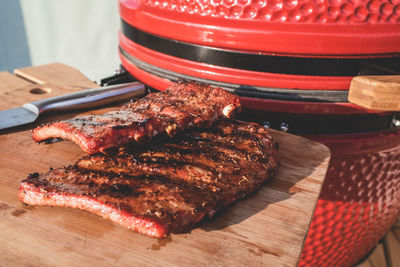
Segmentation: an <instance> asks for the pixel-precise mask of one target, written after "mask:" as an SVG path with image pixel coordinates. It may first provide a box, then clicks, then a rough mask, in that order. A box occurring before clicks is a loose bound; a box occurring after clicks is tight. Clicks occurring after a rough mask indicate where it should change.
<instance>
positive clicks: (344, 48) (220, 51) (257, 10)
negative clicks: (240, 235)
mask: <svg viewBox="0 0 400 267" xmlns="http://www.w3.org/2000/svg"><path fill="white" fill-rule="evenodd" d="M120 14H121V18H122V29H121V33H120V36H119V44H120V58H121V62H122V65H123V67H124V68H125V69H126V70H127V71H128V72H129V73H130V74H131V75H133V76H134V77H135V78H136V79H138V80H140V81H142V82H144V83H145V84H147V85H148V86H150V87H152V88H155V89H157V90H165V88H167V87H168V86H169V85H170V84H171V83H172V82H173V81H175V80H177V79H179V78H185V79H193V80H197V81H200V82H207V83H210V84H212V85H217V86H221V87H223V88H226V89H227V90H231V91H233V92H235V93H237V94H238V95H239V96H240V98H241V101H242V104H243V106H244V108H245V109H246V110H249V111H251V112H256V113H257V114H258V116H259V117H263V116H265V120H269V119H270V117H269V116H270V114H272V113H284V114H285V116H291V115H293V116H303V115H304V116H308V118H311V121H312V118H313V117H315V118H317V117H318V118H324V116H326V120H325V121H327V123H328V124H329V120H330V118H331V117H330V116H332V115H335V116H339V118H343V120H346V119H347V118H349V117H351V116H364V117H363V118H364V119H365V121H366V124H368V120H369V118H371V121H372V120H375V119H377V118H378V119H379V118H381V117H382V118H384V117H388V116H389V117H390V116H394V115H396V114H394V113H382V112H377V111H371V110H366V109H363V108H360V107H357V106H355V105H352V104H350V103H348V102H347V97H346V96H347V90H348V87H349V83H350V80H351V79H352V77H353V76H354V75H357V74H359V73H363V71H365V70H366V71H367V72H368V71H371V69H372V70H373V71H378V72H377V73H374V74H381V73H379V71H381V70H385V71H387V70H390V74H400V0H380V1H376V0H290V1H286V0H285V1H283V0H218V1H207V0H193V1H189V0H187V1H186V0H178V1H177V0H161V1H159V0H143V1H140V0H120ZM253 59H255V62H256V63H255V64H254V66H252V65H251V62H252V60H253ZM249 62H250V64H249ZM257 64H258V65H257ZM260 64H261V65H262V66H261V67H260V66H259V65H260ZM274 64H277V70H274V69H273V68H271V65H274ZM377 66H378V67H377ZM325 67H326V68H327V70H325ZM368 74H370V73H368ZM385 74H387V73H385ZM260 92H262V93H260ZM339 122H340V120H339ZM338 127H339V128H340V123H339V124H338ZM309 128H310V129H309V131H308V132H307V133H305V132H303V133H300V134H301V135H303V136H305V137H307V138H310V139H313V140H316V141H319V142H321V143H323V144H325V145H326V146H328V147H329V148H330V149H331V152H332V159H331V163H330V166H329V169H328V172H327V176H326V179H325V183H324V185H323V188H322V192H321V195H320V198H319V200H318V203H317V207H316V210H315V213H314V217H313V220H312V223H311V226H310V230H309V233H308V236H307V239H306V242H305V246H304V250H303V254H302V256H301V260H300V263H299V265H300V266H351V265H353V264H355V263H357V262H358V261H359V260H360V259H361V258H362V257H364V256H365V255H366V254H367V253H368V252H369V251H370V250H371V249H372V248H373V247H374V246H375V245H376V243H377V242H378V241H379V240H380V239H381V238H382V237H383V236H384V234H385V233H386V231H388V230H389V228H390V227H391V225H392V223H393V222H394V221H395V220H396V218H397V217H398V216H399V213H400V165H399V164H400V130H397V129H396V128H391V127H389V126H387V127H381V128H379V129H369V130H366V129H364V130H362V129H361V128H360V131H359V132H358V131H357V126H355V128H356V129H352V131H351V133H350V132H348V131H344V132H340V131H339V132H337V131H336V132H335V133H329V132H326V133H321V132H319V131H318V129H319V125H311V126H309ZM353 128H354V127H353ZM314 130H315V131H314ZM289 131H290V127H289ZM313 131H314V132H313ZM294 133H296V132H294ZM296 134H297V133H296Z"/></svg>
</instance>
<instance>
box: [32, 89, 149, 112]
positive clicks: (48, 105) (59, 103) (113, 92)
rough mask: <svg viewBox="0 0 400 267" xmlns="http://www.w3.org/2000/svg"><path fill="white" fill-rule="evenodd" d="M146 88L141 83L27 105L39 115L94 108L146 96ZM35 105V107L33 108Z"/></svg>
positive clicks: (78, 93)
mask: <svg viewBox="0 0 400 267" xmlns="http://www.w3.org/2000/svg"><path fill="white" fill-rule="evenodd" d="M145 92H146V88H145V86H144V84H142V83H139V82H131V83H125V84H118V85H111V86H105V87H100V88H94V89H87V90H83V91H79V92H76V93H72V94H67V95H61V96H55V97H51V98H46V99H42V100H38V101H35V102H32V103H29V104H25V105H24V106H26V107H27V108H29V109H34V108H35V107H36V108H37V109H38V110H37V111H36V112H38V113H39V114H41V113H43V112H49V111H54V112H56V111H69V110H70V111H73V110H79V109H86V108H93V107H97V106H102V105H106V104H110V103H113V102H117V101H121V100H124V99H129V98H133V97H138V96H142V95H144V94H145ZM32 105H33V106H32Z"/></svg>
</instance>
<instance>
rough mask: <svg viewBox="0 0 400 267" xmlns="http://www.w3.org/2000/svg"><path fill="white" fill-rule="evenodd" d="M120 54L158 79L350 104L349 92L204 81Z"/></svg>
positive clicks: (255, 94) (274, 96) (248, 93)
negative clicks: (187, 81)
mask: <svg viewBox="0 0 400 267" xmlns="http://www.w3.org/2000/svg"><path fill="white" fill-rule="evenodd" d="M120 52H121V54H122V56H124V58H125V59H126V60H127V61H128V62H130V63H131V64H133V65H135V66H136V67H138V68H139V69H141V70H143V71H146V72H148V73H150V74H152V75H155V76H157V77H161V78H164V79H168V80H170V81H174V82H176V81H179V80H191V81H196V82H201V83H207V84H210V85H212V86H218V87H221V88H223V89H225V90H227V91H229V92H231V93H234V94H237V95H239V96H246V97H256V98H263V99H274V100H281V101H300V102H334V103H337V102H341V103H345V102H348V100H347V95H348V91H346V90H343V91H337V90H336V91H333V90H300V89H284V88H268V87H260V86H249V85H241V84H234V83H226V82H219V81H214V80H208V79H202V78H198V77H194V76H189V75H185V74H181V73H176V72H173V71H169V70H166V69H162V68H159V67H156V66H154V65H151V64H148V63H146V62H144V61H142V60H139V59H137V58H136V57H134V56H132V55H131V54H129V53H127V52H126V51H125V50H123V49H122V48H121V47H120Z"/></svg>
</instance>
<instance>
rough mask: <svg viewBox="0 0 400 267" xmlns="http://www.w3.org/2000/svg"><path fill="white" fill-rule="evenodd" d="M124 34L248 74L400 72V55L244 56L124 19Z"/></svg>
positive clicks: (144, 43) (146, 44)
mask: <svg viewBox="0 0 400 267" xmlns="http://www.w3.org/2000/svg"><path fill="white" fill-rule="evenodd" d="M121 32H122V33H123V34H124V35H125V36H126V37H127V38H128V39H130V40H131V41H133V42H135V43H136V44H139V45H141V46H144V47H147V48H149V49H151V50H154V51H157V52H160V53H164V54H167V55H170V56H174V57H178V58H182V59H187V60H191V61H196V62H200V63H207V64H211V65H215V66H221V67H227V68H234V69H242V70H249V71H260V72H267V73H280V74H292V75H311V76H356V75H360V74H363V70H364V69H365V68H366V67H368V66H370V65H377V66H381V67H382V68H387V69H393V68H395V69H400V55H399V56H398V57H394V58H393V57H390V58H369V59H366V58H363V59H362V58H315V57H289V56H272V55H261V54H257V53H243V52H236V51H230V50H226V49H219V48H215V47H210V46H203V45H196V44H191V43H185V42H179V41H176V40H171V39H167V38H163V37H160V36H156V35H153V34H150V33H146V32H144V31H141V30H139V29H137V28H135V27H133V26H131V25H129V24H128V23H127V22H125V21H124V20H122V25H121ZM316 38H317V37H316ZM375 74H381V73H375Z"/></svg>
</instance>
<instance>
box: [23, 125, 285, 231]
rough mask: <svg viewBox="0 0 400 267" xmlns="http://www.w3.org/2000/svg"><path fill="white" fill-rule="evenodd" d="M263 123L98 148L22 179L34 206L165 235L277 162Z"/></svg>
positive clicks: (240, 192) (258, 179)
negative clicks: (108, 151)
mask: <svg viewBox="0 0 400 267" xmlns="http://www.w3.org/2000/svg"><path fill="white" fill-rule="evenodd" d="M277 165H278V163H277V156H276V149H275V146H274V144H273V142H272V137H271V135H270V133H269V132H268V131H267V130H266V129H265V128H263V127H261V126H259V125H257V124H254V123H247V122H240V121H236V120H221V121H217V122H214V124H213V125H212V127H211V128H208V129H197V130H192V131H187V132H185V133H183V134H182V136H179V138H171V139H167V141H164V142H160V143H150V144H148V146H147V147H142V148H139V149H135V150H132V151H126V150H125V151H122V150H121V151H120V152H119V154H116V155H112V156H106V155H103V154H100V153H99V154H96V155H92V156H86V157H84V158H82V159H80V160H79V161H78V162H77V163H76V164H75V165H73V166H69V167H66V168H61V169H55V170H50V171H49V172H48V173H45V174H42V175H38V174H34V175H31V176H30V177H28V178H27V179H26V180H24V181H22V183H21V187H20V192H19V198H20V200H21V201H23V202H25V203H27V204H32V205H52V206H67V207H73V208H79V209H83V210H87V211H90V212H93V213H95V214H98V215H100V216H103V217H105V218H108V219H111V220H112V221H114V222H117V223H120V224H122V225H125V226H127V227H129V228H131V229H133V230H135V231H137V232H140V233H143V234H147V235H150V236H154V237H163V236H165V235H167V234H168V233H170V232H174V233H175V232H182V231H187V230H188V229H190V228H191V227H193V225H194V224H196V223H197V222H198V221H200V220H201V219H202V218H204V217H205V216H209V217H211V216H213V215H214V214H215V212H217V211H218V210H220V209H221V208H224V207H226V206H227V205H229V204H231V203H232V202H233V201H235V200H237V199H239V198H241V197H243V196H245V195H247V194H250V193H251V192H253V191H255V190H256V189H258V188H259V187H260V186H261V185H262V184H263V183H264V182H265V181H266V180H267V179H268V178H270V177H271V176H272V174H273V172H274V170H275V169H276V168H277Z"/></svg>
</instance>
